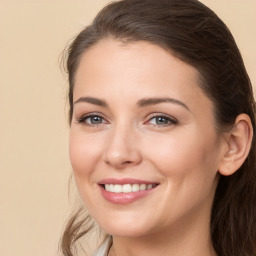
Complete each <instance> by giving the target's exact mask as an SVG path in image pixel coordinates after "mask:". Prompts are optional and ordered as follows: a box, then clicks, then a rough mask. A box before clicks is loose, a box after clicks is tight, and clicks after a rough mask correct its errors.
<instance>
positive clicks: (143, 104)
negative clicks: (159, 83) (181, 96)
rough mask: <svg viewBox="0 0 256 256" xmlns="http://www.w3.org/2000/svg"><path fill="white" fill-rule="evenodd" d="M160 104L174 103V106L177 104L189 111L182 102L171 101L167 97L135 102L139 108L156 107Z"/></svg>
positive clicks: (171, 99)
mask: <svg viewBox="0 0 256 256" xmlns="http://www.w3.org/2000/svg"><path fill="white" fill-rule="evenodd" d="M161 103H174V104H178V105H180V106H182V107H184V108H185V109H187V110H189V111H190V109H189V107H188V106H187V105H186V104H184V103H183V102H181V101H179V100H176V99H173V98H168V97H164V98H147V99H141V100H139V101H138V102H137V105H138V106H139V107H146V106H151V105H156V104H161Z"/></svg>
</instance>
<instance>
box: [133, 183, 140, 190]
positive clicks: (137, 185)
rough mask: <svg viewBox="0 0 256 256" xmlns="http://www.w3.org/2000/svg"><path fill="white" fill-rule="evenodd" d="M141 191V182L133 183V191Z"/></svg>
mask: <svg viewBox="0 0 256 256" xmlns="http://www.w3.org/2000/svg"><path fill="white" fill-rule="evenodd" d="M137 191H140V185H139V184H132V192H137Z"/></svg>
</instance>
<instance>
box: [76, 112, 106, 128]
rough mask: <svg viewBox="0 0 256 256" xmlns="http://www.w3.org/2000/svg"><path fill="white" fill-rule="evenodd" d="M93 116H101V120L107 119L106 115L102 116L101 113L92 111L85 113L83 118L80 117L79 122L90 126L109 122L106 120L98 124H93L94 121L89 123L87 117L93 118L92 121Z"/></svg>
mask: <svg viewBox="0 0 256 256" xmlns="http://www.w3.org/2000/svg"><path fill="white" fill-rule="evenodd" d="M92 118H100V119H101V120H105V118H104V117H102V116H101V115H99V114H93V113H90V114H87V115H83V116H82V117H81V118H79V119H78V123H83V124H85V125H88V126H98V125H102V124H107V123H108V122H107V121H106V120H105V122H104V123H102V122H101V123H97V124H93V123H92V122H91V123H87V122H86V119H91V121H92Z"/></svg>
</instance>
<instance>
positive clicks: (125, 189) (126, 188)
mask: <svg viewBox="0 0 256 256" xmlns="http://www.w3.org/2000/svg"><path fill="white" fill-rule="evenodd" d="M130 192H132V186H131V185H130V184H125V185H123V193H130Z"/></svg>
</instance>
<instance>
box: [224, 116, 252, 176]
mask: <svg viewBox="0 0 256 256" xmlns="http://www.w3.org/2000/svg"><path fill="white" fill-rule="evenodd" d="M225 136H226V143H227V147H226V149H225V152H224V154H223V157H222V159H221V161H220V165H219V173H220V174H222V175H225V176H228V175H232V174H233V173H234V172H236V171H237V170H238V169H239V168H240V167H241V166H242V164H243V163H244V161H245V159H246V158H247V156H248V154H249V151H250V148H251V142H252V137H253V128H252V123H251V119H250V117H249V116H248V115H246V114H240V115H238V116H237V118H236V121H235V125H234V127H233V128H232V129H231V131H229V132H227V134H226V135H225Z"/></svg>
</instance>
